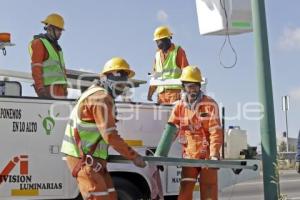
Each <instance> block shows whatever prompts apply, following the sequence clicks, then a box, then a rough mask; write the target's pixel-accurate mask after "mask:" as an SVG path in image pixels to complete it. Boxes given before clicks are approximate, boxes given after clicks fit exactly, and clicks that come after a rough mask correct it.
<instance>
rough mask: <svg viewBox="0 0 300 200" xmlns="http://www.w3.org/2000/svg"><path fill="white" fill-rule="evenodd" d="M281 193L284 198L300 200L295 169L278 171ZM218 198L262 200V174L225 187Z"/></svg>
mask: <svg viewBox="0 0 300 200" xmlns="http://www.w3.org/2000/svg"><path fill="white" fill-rule="evenodd" d="M280 190H281V194H283V195H286V196H287V198H286V200H300V174H297V173H296V171H295V170H283V171H280ZM219 197H220V198H219V199H220V200H254V199H255V200H256V199H259V200H263V199H264V196H263V180H262V175H261V176H260V177H259V178H257V179H255V180H251V181H248V182H245V183H240V184H237V185H234V186H231V187H229V188H226V189H225V190H223V192H221V193H220V194H219Z"/></svg>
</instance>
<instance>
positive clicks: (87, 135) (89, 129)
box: [61, 86, 108, 159]
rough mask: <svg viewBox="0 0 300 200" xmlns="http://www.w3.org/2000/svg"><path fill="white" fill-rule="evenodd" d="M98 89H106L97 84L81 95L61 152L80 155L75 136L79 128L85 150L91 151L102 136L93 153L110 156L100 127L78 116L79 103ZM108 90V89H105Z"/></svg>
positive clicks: (105, 156) (72, 114)
mask: <svg viewBox="0 0 300 200" xmlns="http://www.w3.org/2000/svg"><path fill="white" fill-rule="evenodd" d="M97 91H105V89H103V88H101V87H98V86H95V87H93V88H90V89H88V90H87V91H86V92H84V93H83V94H82V95H81V97H80V98H79V100H78V102H77V104H76V105H75V107H74V109H73V111H72V113H71V119H70V121H69V123H68V124H67V128H66V131H65V136H64V139H63V144H62V148H61V152H63V153H65V154H68V155H71V156H74V157H79V156H80V153H79V149H78V146H77V144H76V142H75V138H74V129H75V128H77V130H78V133H79V136H80V141H81V146H82V149H83V152H84V153H85V154H86V153H88V152H89V150H90V147H91V146H92V145H93V144H95V143H96V141H97V140H98V138H99V137H100V142H99V143H98V145H97V148H96V150H95V152H94V154H93V156H94V157H97V158H101V159H106V158H107V156H108V144H107V143H106V142H105V141H104V140H103V138H102V136H101V133H100V132H99V129H98V128H97V125H96V123H90V122H84V121H82V120H80V118H79V116H78V111H79V110H78V108H79V105H80V104H81V103H82V102H83V101H84V100H85V99H86V98H87V97H88V96H90V95H92V94H93V93H95V92H97ZM105 92H106V91H105Z"/></svg>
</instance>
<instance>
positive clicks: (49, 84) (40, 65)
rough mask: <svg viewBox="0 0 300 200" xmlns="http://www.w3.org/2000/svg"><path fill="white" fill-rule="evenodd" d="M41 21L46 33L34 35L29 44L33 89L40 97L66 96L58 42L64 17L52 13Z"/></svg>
mask: <svg viewBox="0 0 300 200" xmlns="http://www.w3.org/2000/svg"><path fill="white" fill-rule="evenodd" d="M42 23H43V24H44V25H45V26H44V30H45V31H46V33H43V34H39V35H35V36H34V37H33V40H32V41H31V42H30V44H29V53H30V56H31V70H32V77H33V80H34V89H35V91H36V93H37V95H38V97H41V98H66V96H67V94H68V92H67V77H66V70H65V63H64V57H63V53H62V48H61V46H60V45H59V44H58V40H59V38H60V37H61V34H62V31H63V30H64V19H63V17H62V16H60V15H59V14H56V13H52V14H50V15H48V16H47V17H46V18H45V19H44V20H43V21H42Z"/></svg>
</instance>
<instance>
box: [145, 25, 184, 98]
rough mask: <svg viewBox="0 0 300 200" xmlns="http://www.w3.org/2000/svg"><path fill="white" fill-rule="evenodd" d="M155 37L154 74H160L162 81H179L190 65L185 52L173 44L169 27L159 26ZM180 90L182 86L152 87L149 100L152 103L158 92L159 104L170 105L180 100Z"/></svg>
mask: <svg viewBox="0 0 300 200" xmlns="http://www.w3.org/2000/svg"><path fill="white" fill-rule="evenodd" d="M153 35H154V38H153V40H154V41H155V42H156V45H157V47H158V50H157V52H156V54H155V61H154V66H153V72H154V73H157V74H159V77H161V78H162V79H178V78H179V77H180V75H181V70H182V69H183V68H184V67H186V66H187V65H188V60H187V57H186V54H185V51H184V50H183V48H182V47H180V46H178V45H175V44H174V43H172V42H171V40H172V36H173V33H172V32H171V30H170V29H169V27H167V26H159V27H157V28H156V29H155V31H154V34H153ZM180 90H181V87H180V86H159V87H155V86H150V88H149V91H148V100H149V101H152V96H153V94H154V92H155V91H157V93H158V103H165V104H170V103H173V102H175V101H176V100H179V99H180Z"/></svg>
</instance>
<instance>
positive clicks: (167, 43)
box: [156, 38, 172, 51]
mask: <svg viewBox="0 0 300 200" xmlns="http://www.w3.org/2000/svg"><path fill="white" fill-rule="evenodd" d="M156 44H157V47H158V48H159V49H161V50H163V51H167V50H168V49H169V48H170V47H171V44H172V43H171V40H170V38H163V39H160V40H156Z"/></svg>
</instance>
